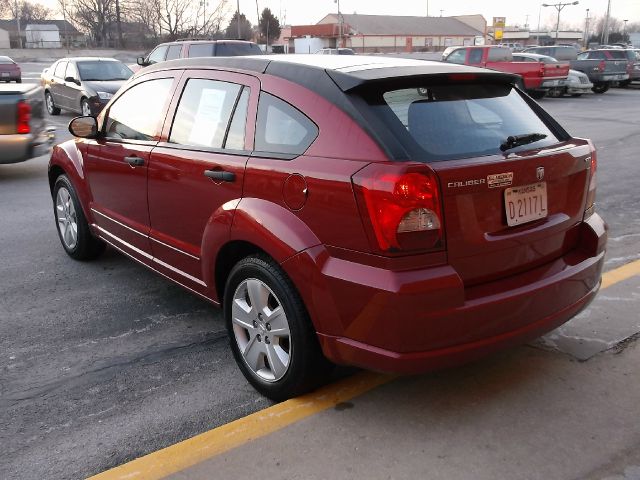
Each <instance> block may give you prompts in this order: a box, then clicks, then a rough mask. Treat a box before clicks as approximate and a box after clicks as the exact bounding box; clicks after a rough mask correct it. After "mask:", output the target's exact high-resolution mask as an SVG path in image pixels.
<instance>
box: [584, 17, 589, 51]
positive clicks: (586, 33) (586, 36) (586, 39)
mask: <svg viewBox="0 0 640 480" xmlns="http://www.w3.org/2000/svg"><path fill="white" fill-rule="evenodd" d="M588 45H589V9H588V8H587V18H586V19H585V20H584V48H585V49H586V48H587V46H588Z"/></svg>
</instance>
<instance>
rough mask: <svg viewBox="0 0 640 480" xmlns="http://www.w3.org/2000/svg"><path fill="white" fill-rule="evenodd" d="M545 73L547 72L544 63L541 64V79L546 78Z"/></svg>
mask: <svg viewBox="0 0 640 480" xmlns="http://www.w3.org/2000/svg"><path fill="white" fill-rule="evenodd" d="M544 72H545V69H544V63H542V62H540V76H541V77H544Z"/></svg>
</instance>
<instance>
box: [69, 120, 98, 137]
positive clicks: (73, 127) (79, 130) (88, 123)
mask: <svg viewBox="0 0 640 480" xmlns="http://www.w3.org/2000/svg"><path fill="white" fill-rule="evenodd" d="M69 132H70V133H71V135H73V136H74V137H80V138H96V137H97V136H98V121H97V120H96V118H95V117H76V118H74V119H73V120H71V121H70V122H69Z"/></svg>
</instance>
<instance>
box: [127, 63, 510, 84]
mask: <svg viewBox="0 0 640 480" xmlns="http://www.w3.org/2000/svg"><path fill="white" fill-rule="evenodd" d="M175 68H180V69H182V68H226V69H230V70H245V71H251V72H256V73H266V74H270V75H275V76H278V77H282V78H285V79H288V80H291V81H293V82H295V83H300V84H303V85H305V86H308V87H309V88H311V89H314V88H313V87H312V86H310V85H313V84H314V83H317V80H316V78H317V77H318V71H324V72H326V73H327V75H328V76H329V77H331V79H332V80H333V82H334V83H335V84H336V85H337V86H338V87H339V88H340V89H341V90H342V91H348V90H351V89H353V88H355V87H357V86H359V85H362V84H363V83H367V82H370V81H376V80H383V79H387V78H398V77H413V76H418V75H447V74H451V73H475V74H481V75H486V76H489V75H491V76H493V77H495V78H500V79H503V81H504V80H511V79H513V75H511V74H506V73H500V72H495V71H488V70H485V69H481V68H476V67H469V66H466V65H457V64H452V63H444V62H433V61H425V60H413V59H406V58H397V57H385V56H367V55H314V54H295V55H259V56H258V55H255V56H244V57H198V58H188V59H178V60H170V61H168V62H159V63H155V64H153V65H151V66H149V67H146V68H144V69H142V70H140V71H139V72H138V73H137V74H136V75H137V76H140V75H144V74H146V73H149V72H152V71H157V70H166V69H175Z"/></svg>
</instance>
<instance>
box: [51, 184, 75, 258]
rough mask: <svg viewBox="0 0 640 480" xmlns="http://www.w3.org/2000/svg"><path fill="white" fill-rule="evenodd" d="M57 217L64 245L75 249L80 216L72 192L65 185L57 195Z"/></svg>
mask: <svg viewBox="0 0 640 480" xmlns="http://www.w3.org/2000/svg"><path fill="white" fill-rule="evenodd" d="M56 219H57V221H58V229H59V230H60V237H61V238H62V241H63V242H64V245H65V246H66V247H67V248H68V249H69V250H73V249H74V248H75V247H76V245H77V244H78V218H77V215H76V209H75V207H74V205H73V200H72V199H71V194H70V193H69V190H67V189H66V188H65V187H61V188H59V189H58V194H57V195H56Z"/></svg>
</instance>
